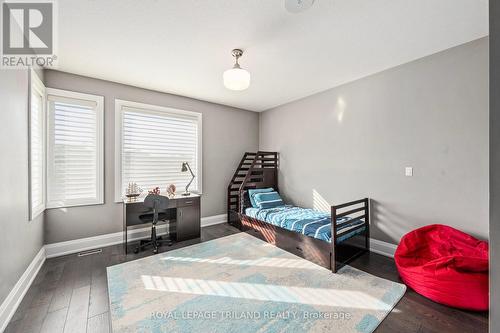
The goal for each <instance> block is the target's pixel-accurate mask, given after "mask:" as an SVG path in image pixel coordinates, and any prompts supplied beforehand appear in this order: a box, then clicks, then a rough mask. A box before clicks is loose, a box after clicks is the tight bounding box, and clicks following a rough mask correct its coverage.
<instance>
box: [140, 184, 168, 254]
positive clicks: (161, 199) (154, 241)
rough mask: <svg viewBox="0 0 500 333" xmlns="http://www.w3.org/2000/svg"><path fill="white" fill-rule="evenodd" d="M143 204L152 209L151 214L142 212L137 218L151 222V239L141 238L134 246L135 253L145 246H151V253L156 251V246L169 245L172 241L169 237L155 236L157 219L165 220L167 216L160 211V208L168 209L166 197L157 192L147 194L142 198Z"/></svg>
mask: <svg viewBox="0 0 500 333" xmlns="http://www.w3.org/2000/svg"><path fill="white" fill-rule="evenodd" d="M143 204H144V206H146V207H148V208H152V209H153V214H143V215H140V216H139V219H140V220H141V221H142V222H144V223H151V224H152V226H151V239H146V240H141V241H140V243H139V246H138V247H136V249H135V251H134V252H135V253H138V252H139V251H140V250H143V249H144V248H145V247H148V246H152V247H153V253H158V246H161V245H163V244H166V245H168V246H171V245H172V244H173V242H172V241H171V240H170V239H163V238H162V237H161V236H160V237H157V236H156V224H157V223H158V221H167V220H168V218H169V216H168V215H167V214H166V213H160V210H166V209H168V198H167V197H165V196H162V195H158V194H148V195H147V196H146V198H144V203H143Z"/></svg>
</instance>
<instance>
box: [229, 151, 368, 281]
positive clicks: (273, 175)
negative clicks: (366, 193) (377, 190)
mask: <svg viewBox="0 0 500 333" xmlns="http://www.w3.org/2000/svg"><path fill="white" fill-rule="evenodd" d="M278 162H279V161H278V153H277V152H265V151H258V152H256V153H255V152H246V153H245V154H244V155H243V158H242V159H241V161H240V163H239V165H238V168H237V169H236V172H235V173H234V175H233V177H232V178H231V181H230V183H229V186H228V189H227V208H228V211H227V216H228V222H229V223H230V224H231V225H233V226H235V227H237V228H239V229H240V230H242V231H244V232H247V233H249V234H251V235H253V236H255V237H258V238H260V239H262V240H264V241H266V242H268V243H270V244H273V245H275V246H277V247H279V248H281V249H283V250H285V251H288V252H291V253H293V254H295V255H297V256H299V257H301V258H304V259H306V260H309V261H312V262H314V263H316V264H318V265H320V266H323V267H325V268H327V269H330V270H331V271H332V272H333V273H336V272H337V271H338V269H340V268H341V267H342V266H343V265H345V264H347V263H349V262H350V261H352V260H353V259H355V258H357V257H359V256H360V255H362V254H363V253H366V252H367V251H369V248H370V217H369V200H368V199H367V198H364V199H360V200H356V201H352V202H348V203H344V204H340V205H334V206H331V212H330V213H324V212H319V211H315V210H312V209H305V208H300V207H294V206H291V205H280V206H279V207H271V208H255V207H254V206H253V205H252V203H251V200H250V196H249V192H252V191H253V190H256V189H268V191H269V192H274V191H276V192H278V193H279V188H278ZM334 221H335V222H334Z"/></svg>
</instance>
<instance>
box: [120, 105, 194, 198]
mask: <svg viewBox="0 0 500 333" xmlns="http://www.w3.org/2000/svg"><path fill="white" fill-rule="evenodd" d="M123 107H131V108H135V109H144V110H145V111H158V112H168V113H176V114H182V115H189V116H195V117H197V118H198V156H197V158H198V165H199V168H198V174H197V175H196V179H195V180H196V182H197V184H198V191H191V192H192V193H197V194H202V184H203V181H202V174H203V167H202V156H203V154H202V147H203V146H202V136H203V134H202V128H203V126H202V119H203V117H202V114H201V113H199V112H193V111H185V110H180V109H174V108H169V107H165V106H158V105H152V104H145V103H139V102H132V101H126V100H121V99H115V202H122V201H123V198H122V193H121V192H122V126H121V125H122V116H123V113H122V110H123ZM179 170H180V166H179Z"/></svg>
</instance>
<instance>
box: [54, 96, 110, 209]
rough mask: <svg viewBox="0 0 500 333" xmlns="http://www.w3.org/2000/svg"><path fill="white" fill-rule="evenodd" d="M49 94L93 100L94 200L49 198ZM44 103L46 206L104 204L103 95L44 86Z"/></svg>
mask: <svg viewBox="0 0 500 333" xmlns="http://www.w3.org/2000/svg"><path fill="white" fill-rule="evenodd" d="M49 96H56V97H62V98H67V99H76V100H83V101H90V102H95V103H96V107H95V111H96V121H97V125H96V149H97V150H96V157H97V166H96V169H97V175H96V176H97V184H96V186H97V197H96V199H95V200H81V199H71V200H65V201H61V200H53V201H51V200H50V184H51V183H52V178H51V177H52V173H51V168H52V165H53V163H52V159H51V156H52V152H53V147H51V140H50V139H51V125H52V123H51V119H50V117H51V114H52V113H51V112H52V111H51V110H50V106H49V104H50V100H49ZM46 105H47V168H46V169H47V200H46V201H47V203H46V207H47V208H48V209H51V208H68V207H78V206H91V205H102V204H104V149H105V148H104V97H103V96H99V95H93V94H85V93H80V92H75V91H71V90H63V89H55V88H46Z"/></svg>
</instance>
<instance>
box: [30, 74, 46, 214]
mask: <svg viewBox="0 0 500 333" xmlns="http://www.w3.org/2000/svg"><path fill="white" fill-rule="evenodd" d="M33 90H36V91H38V93H39V94H40V95H41V96H42V105H41V108H42V117H41V120H42V140H43V143H42V146H43V151H42V158H43V161H42V174H43V176H42V188H41V191H42V204H41V205H40V206H38V207H32V202H33V200H32V197H31V196H32V193H31V186H32V179H31V94H32V91H33ZM46 101H47V96H46V88H45V85H44V84H43V82H42V80H40V78H39V77H38V75H37V74H36V72H35V70H34V69H33V68H30V71H29V92H28V152H29V153H28V158H29V160H28V187H29V190H28V193H29V198H28V199H29V203H28V206H29V220H30V221H32V220H34V219H35V218H37V217H38V216H39V215H40V214H42V213H43V212H44V211H45V208H46V204H47V191H46V190H47V178H46V175H47V167H46V156H47V155H46V154H47V117H46V116H47V110H46Z"/></svg>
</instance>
